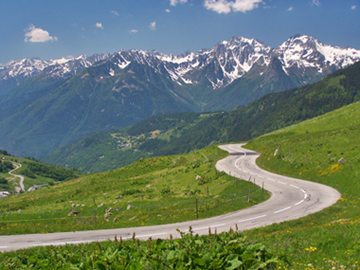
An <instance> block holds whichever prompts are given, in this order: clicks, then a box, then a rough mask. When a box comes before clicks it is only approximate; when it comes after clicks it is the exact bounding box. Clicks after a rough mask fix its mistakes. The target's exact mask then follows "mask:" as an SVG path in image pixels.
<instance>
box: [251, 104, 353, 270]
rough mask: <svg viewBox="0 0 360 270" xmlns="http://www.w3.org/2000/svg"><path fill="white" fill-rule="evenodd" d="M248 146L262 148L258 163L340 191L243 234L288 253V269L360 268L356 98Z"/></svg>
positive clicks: (266, 167) (278, 250)
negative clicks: (304, 213) (334, 199)
mask: <svg viewBox="0 0 360 270" xmlns="http://www.w3.org/2000/svg"><path fill="white" fill-rule="evenodd" d="M247 147H248V148H250V149H254V150H257V151H259V152H260V153H261V157H260V158H259V159H258V164H259V165H260V166H261V167H263V168H265V169H267V170H270V171H273V172H276V173H280V174H283V175H289V176H294V177H298V178H302V179H308V180H311V181H316V182H319V183H323V184H326V185H329V186H332V187H334V188H336V189H337V190H338V191H339V192H340V193H341V195H342V197H341V199H340V201H339V202H338V203H337V204H335V205H334V206H332V207H330V208H328V209H326V210H324V211H322V212H320V213H317V214H313V215H310V216H308V217H305V218H302V219H299V220H296V221H291V222H285V223H283V224H278V225H273V226H269V227H266V228H262V229H257V230H253V231H249V232H246V233H245V234H246V236H248V238H249V239H254V241H258V240H259V239H261V241H262V242H263V243H264V244H265V245H267V246H268V247H270V248H271V249H273V250H276V252H277V254H281V255H286V256H287V258H288V260H289V261H290V262H291V263H292V264H291V267H290V269H360V207H359V206H360V103H355V104H353V105H349V106H346V107H343V108H341V109H339V110H336V111H333V112H331V113H328V114H325V115H324V116H321V117H317V118H314V119H312V120H308V121H305V122H302V123H300V124H298V125H294V126H291V127H288V128H285V129H281V130H279V131H276V132H273V133H270V134H268V135H265V136H262V137H259V138H257V139H255V140H253V141H251V142H250V143H249V144H248V145H247ZM277 147H280V148H279V149H280V151H279V154H278V155H276V156H274V151H275V149H276V148H277Z"/></svg>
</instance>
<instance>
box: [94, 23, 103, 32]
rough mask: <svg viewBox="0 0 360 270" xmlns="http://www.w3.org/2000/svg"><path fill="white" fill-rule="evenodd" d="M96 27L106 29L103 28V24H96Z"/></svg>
mask: <svg viewBox="0 0 360 270" xmlns="http://www.w3.org/2000/svg"><path fill="white" fill-rule="evenodd" d="M95 27H96V28H97V29H101V30H103V29H104V26H103V24H102V23H101V22H97V23H95Z"/></svg>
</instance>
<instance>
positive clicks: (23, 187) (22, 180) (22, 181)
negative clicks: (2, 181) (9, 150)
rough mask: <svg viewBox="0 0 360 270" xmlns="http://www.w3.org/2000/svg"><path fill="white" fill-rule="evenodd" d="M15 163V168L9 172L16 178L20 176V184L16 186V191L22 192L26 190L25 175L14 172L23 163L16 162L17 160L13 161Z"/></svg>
mask: <svg viewBox="0 0 360 270" xmlns="http://www.w3.org/2000/svg"><path fill="white" fill-rule="evenodd" d="M13 165H14V166H15V168H14V169H12V170H11V171H10V172H9V174H10V175H11V176H13V177H15V178H19V186H18V187H16V192H17V193H20V192H21V191H22V192H25V186H24V181H25V177H24V176H23V175H20V174H15V173H14V172H15V171H16V170H18V169H20V168H21V167H22V165H21V164H20V163H15V162H13Z"/></svg>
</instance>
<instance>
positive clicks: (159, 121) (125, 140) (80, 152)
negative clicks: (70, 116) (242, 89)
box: [48, 63, 360, 171]
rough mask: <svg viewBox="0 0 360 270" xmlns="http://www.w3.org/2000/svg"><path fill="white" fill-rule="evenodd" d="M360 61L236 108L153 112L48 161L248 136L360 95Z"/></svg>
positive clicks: (84, 162)
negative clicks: (165, 112)
mask: <svg viewBox="0 0 360 270" xmlns="http://www.w3.org/2000/svg"><path fill="white" fill-rule="evenodd" d="M359 78H360V63H357V64H354V65H352V66H350V67H348V68H346V69H344V70H341V71H338V72H336V73H335V74H333V75H331V76H329V77H327V78H326V79H324V80H322V81H320V82H318V83H315V84H313V85H309V86H306V87H302V88H299V89H295V90H289V91H285V92H282V93H276V94H270V95H268V96H265V97H263V98H261V99H260V100H259V101H256V102H254V103H252V104H250V105H248V106H246V107H244V108H240V109H237V110H235V111H231V112H218V113H203V114H177V115H163V116H158V117H152V118H150V119H148V120H145V121H143V122H140V123H138V124H136V125H133V126H132V127H130V128H128V129H123V130H116V131H112V132H102V133H98V134H96V135H93V136H89V137H86V138H85V139H81V140H79V141H77V142H75V143H73V144H71V145H68V146H66V147H64V148H61V149H59V150H57V151H56V152H54V153H53V154H52V155H51V156H49V157H48V160H49V161H52V162H55V163H59V164H63V165H68V166H76V167H78V168H80V169H81V170H84V171H92V170H104V169H109V168H115V167H117V166H121V165H124V164H127V163H128V162H131V161H133V160H135V159H137V158H139V157H141V156H149V155H162V154H173V153H179V152H187V151H190V150H192V149H195V148H201V147H203V146H206V145H209V144H212V143H216V142H228V141H243V140H248V139H251V138H253V137H256V136H259V135H261V134H264V133H266V132H269V131H272V130H276V129H278V128H281V127H285V126H287V125H291V124H293V123H297V122H299V121H302V120H304V119H308V118H312V117H314V116H318V115H321V114H324V113H326V112H329V111H332V110H334V109H336V108H339V107H341V106H344V105H347V104H350V103H353V102H355V101H358V100H360V79H359Z"/></svg>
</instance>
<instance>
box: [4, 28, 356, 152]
mask: <svg viewBox="0 0 360 270" xmlns="http://www.w3.org/2000/svg"><path fill="white" fill-rule="evenodd" d="M359 60H360V51H359V50H356V49H351V48H339V47H336V46H330V45H326V44H323V43H322V42H320V41H319V40H317V39H316V38H313V37H310V36H306V35H296V36H293V37H291V38H289V39H288V40H286V41H285V42H284V43H282V44H281V45H280V46H278V47H277V48H271V47H270V46H267V45H266V44H264V43H262V42H260V41H258V40H255V39H249V38H244V37H234V38H232V39H231V40H229V41H222V42H220V43H218V44H217V45H216V46H214V47H213V48H211V49H203V50H200V51H198V52H189V53H185V54H183V55H178V56H174V55H167V54H162V53H159V52H154V51H143V50H128V51H125V50H122V51H118V52H115V53H109V54H96V55H93V56H90V57H87V56H79V57H66V58H61V59H56V60H41V59H22V60H19V61H11V62H9V63H8V64H5V65H0V148H3V149H7V150H8V151H10V152H12V153H15V154H18V155H30V156H34V157H37V158H42V157H45V156H47V155H48V154H49V153H50V152H52V151H53V150H54V149H57V148H59V147H61V146H64V145H66V144H68V143H70V142H72V141H74V140H75V139H78V138H80V137H82V136H86V135H88V134H90V133H93V132H97V131H102V130H110V129H114V128H121V127H125V126H128V125H131V124H133V123H135V122H138V121H140V120H143V119H145V118H147V117H149V116H153V115H157V114H162V113H170V112H190V111H192V112H201V111H217V110H229V109H233V108H235V107H238V106H243V105H246V104H248V103H249V102H252V101H254V100H256V99H259V98H260V97H262V96H264V95H266V94H269V93H273V92H280V91H284V90H287V89H292V88H295V87H298V86H303V85H306V84H308V83H312V82H316V81H318V80H320V79H321V78H323V77H324V76H326V75H328V74H330V73H332V72H334V71H336V70H338V69H341V68H344V67H346V66H348V65H351V64H353V63H355V62H357V61H359Z"/></svg>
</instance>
